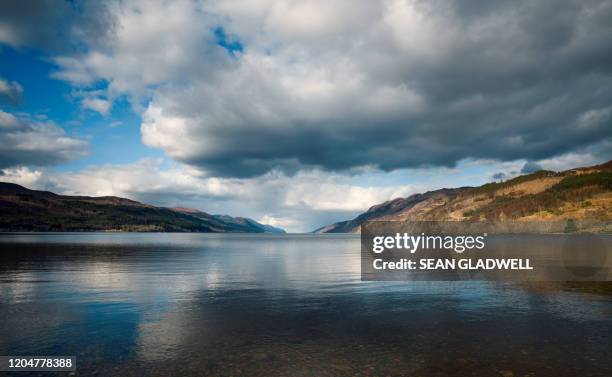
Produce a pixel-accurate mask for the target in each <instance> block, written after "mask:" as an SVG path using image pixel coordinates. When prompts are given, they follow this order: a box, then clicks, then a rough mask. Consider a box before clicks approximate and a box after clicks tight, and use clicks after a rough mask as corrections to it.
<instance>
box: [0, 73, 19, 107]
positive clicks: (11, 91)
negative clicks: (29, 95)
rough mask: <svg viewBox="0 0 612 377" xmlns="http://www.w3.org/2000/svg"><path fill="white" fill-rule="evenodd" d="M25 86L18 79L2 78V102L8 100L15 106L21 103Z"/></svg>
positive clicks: (0, 85)
mask: <svg viewBox="0 0 612 377" xmlns="http://www.w3.org/2000/svg"><path fill="white" fill-rule="evenodd" d="M22 96H23V88H22V87H21V85H19V83H18V82H16V81H6V80H4V79H2V78H0V102H6V103H8V104H11V105H13V106H17V105H19V104H21V101H22V99H23V98H22Z"/></svg>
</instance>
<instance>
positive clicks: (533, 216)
mask: <svg viewBox="0 0 612 377" xmlns="http://www.w3.org/2000/svg"><path fill="white" fill-rule="evenodd" d="M570 218H571V219H577V220H584V219H590V220H610V219H612V161H608V162H607V163H605V164H601V165H596V166H591V167H584V168H576V169H571V170H567V171H563V172H553V171H547V170H541V171H538V172H535V173H532V174H528V175H523V176H519V177H516V178H513V179H510V180H507V181H505V182H492V183H487V184H484V185H482V186H479V187H460V188H455V189H440V190H435V191H429V192H426V193H423V194H415V195H411V196H409V197H407V198H397V199H393V200H390V201H387V202H384V203H382V204H377V205H375V206H372V207H370V209H368V210H367V211H366V212H364V213H362V214H361V215H359V216H357V217H356V218H354V219H352V220H347V221H342V222H339V223H335V224H330V225H327V226H324V227H321V228H319V229H317V230H315V231H314V232H315V233H357V232H359V231H360V225H361V224H362V223H363V222H364V221H367V220H447V221H461V220H464V221H465V220H470V221H477V220H481V221H482V220H487V221H505V220H519V221H520V220H565V219H570Z"/></svg>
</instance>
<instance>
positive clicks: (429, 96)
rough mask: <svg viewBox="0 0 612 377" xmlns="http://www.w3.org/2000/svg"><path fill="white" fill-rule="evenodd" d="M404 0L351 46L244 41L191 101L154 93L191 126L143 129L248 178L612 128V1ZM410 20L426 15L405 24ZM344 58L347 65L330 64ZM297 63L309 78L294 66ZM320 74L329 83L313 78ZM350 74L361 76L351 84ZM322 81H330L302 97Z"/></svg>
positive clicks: (436, 160)
mask: <svg viewBox="0 0 612 377" xmlns="http://www.w3.org/2000/svg"><path fill="white" fill-rule="evenodd" d="M358 4H360V3H357V5H356V6H359V5H358ZM409 11H412V12H416V13H419V14H420V15H421V17H422V18H423V19H425V21H414V20H413V19H410V12H409ZM409 11H408V12H405V13H406V14H405V15H404V14H403V13H402V9H399V10H398V9H394V13H392V14H389V15H388V16H389V17H391V18H392V17H396V18H398V19H397V20H396V23H395V24H393V23H390V22H389V20H388V19H385V21H384V22H383V21H380V20H379V21H380V23H381V25H384V27H383V26H380V25H378V26H376V24H374V26H368V25H363V30H361V31H360V32H358V33H357V34H354V35H351V36H348V35H347V36H344V37H346V39H345V40H346V42H347V44H346V46H345V47H344V49H339V48H338V46H336V45H335V44H333V43H332V42H329V41H328V40H325V39H319V40H316V41H313V40H312V39H306V40H285V39H283V38H282V36H281V37H278V40H275V42H276V43H277V44H278V45H281V46H282V45H283V43H284V44H286V45H288V46H296V45H297V46H299V47H300V48H301V49H302V50H299V51H300V53H301V55H299V57H298V56H291V53H286V54H281V53H277V56H275V55H274V54H270V56H266V59H269V60H271V61H274V62H275V65H274V66H273V67H272V68H271V69H269V70H268V69H267V67H266V66H264V65H263V64H264V63H263V60H262V63H261V65H260V66H256V65H257V64H258V63H257V61H256V60H255V58H253V57H256V56H257V55H256V51H255V52H251V53H252V55H249V45H248V44H246V47H245V50H246V54H245V56H244V57H243V58H242V59H243V60H242V61H241V62H240V64H238V65H237V68H236V66H234V67H232V69H228V71H229V73H228V74H227V77H222V78H219V79H218V81H217V82H212V83H211V82H210V81H207V82H205V83H204V82H199V81H198V80H197V78H194V80H193V82H191V83H190V85H189V90H187V91H186V93H188V96H191V98H188V96H187V95H186V94H185V92H182V91H181V90H175V89H173V90H166V91H160V92H158V93H157V95H156V96H154V102H153V103H154V105H155V106H158V107H159V108H163V109H164V111H165V114H171V115H172V116H173V117H178V118H181V119H183V120H184V121H185V125H186V126H184V127H183V128H181V132H183V133H181V134H180V136H177V133H176V131H177V130H176V129H175V128H173V127H172V126H168V125H167V124H169V123H167V122H166V120H165V119H164V118H163V117H159V118H158V119H157V125H156V127H155V132H156V134H155V135H154V136H155V137H157V138H162V137H163V140H161V139H155V138H147V136H150V135H151V132H150V131H151V130H152V127H148V126H147V124H146V123H145V124H144V125H143V134H144V135H145V141H146V140H149V141H148V144H149V145H152V146H157V147H161V148H162V149H164V150H166V152H167V153H168V154H169V155H171V156H172V157H174V158H176V159H178V160H180V161H183V162H187V163H189V164H192V165H196V166H199V167H202V168H204V169H205V170H207V171H209V172H211V174H214V175H218V176H238V177H246V176H253V175H259V174H262V173H265V172H266V171H269V170H271V169H275V168H276V169H281V170H284V171H287V172H294V171H297V170H299V169H300V168H304V167H320V168H323V169H327V170H334V171H342V170H348V169H351V168H354V167H357V166H362V165H368V164H372V165H376V166H378V167H379V168H381V169H383V170H387V171H389V170H394V169H399V168H409V167H418V166H454V165H455V164H456V163H457V162H458V161H459V160H461V159H465V158H475V159H480V158H483V159H496V160H502V161H510V160H516V159H528V160H541V159H546V158H550V157H554V156H557V155H560V154H564V153H569V152H572V151H574V150H577V149H584V148H588V147H589V146H590V145H593V144H594V143H597V142H599V141H601V140H609V139H611V138H612V132H611V130H612V124H611V118H610V109H612V2H610V1H587V2H578V1H576V2H563V3H559V2H551V1H539V2H531V1H525V2H490V1H487V2H478V1H470V2H445V1H436V2H418V3H416V4H415V5H414V6H413V7H412V8H410V9H409ZM428 20H431V22H428ZM404 21H405V22H404ZM410 22H423V25H419V24H417V25H416V27H415V28H413V29H406V30H405V29H404V28H405V27H409V23H410ZM406 25H408V26H406ZM370 28H371V29H376V30H370ZM380 30H383V31H385V33H382V32H381V31H380ZM409 31H412V32H414V33H416V34H414V33H413V34H409V33H408V32H409ZM359 33H361V34H359ZM418 33H423V35H419V34H418ZM238 37H240V35H238ZM415 41H416V42H415ZM287 54H288V55H287ZM326 54H327V55H326ZM321 56H324V57H321ZM247 57H250V60H249V59H246V58H247ZM326 59H330V60H326ZM343 60H345V61H347V62H348V63H347V64H346V67H348V69H349V71H348V72H342V71H340V70H335V69H336V67H335V65H334V64H336V63H335V62H337V61H343ZM296 66H297V67H299V68H300V69H302V70H304V71H306V72H307V74H309V75H310V76H308V75H307V76H299V77H297V76H296V71H295V69H294V68H295V67H296ZM350 70H352V71H350ZM321 72H324V73H323V74H322V75H323V77H327V78H328V81H327V82H315V83H314V84H313V81H312V80H313V78H317V75H321ZM343 74H345V76H346V77H345V78H343V77H342V75H343ZM245 77H246V78H245ZM338 77H340V78H338ZM353 77H359V79H360V80H361V81H360V82H359V84H358V85H357V86H356V87H355V88H352V89H351V90H352V91H351V90H345V88H344V87H343V86H345V85H348V84H347V82H350V80H351V79H352V78H353ZM283 80H285V81H287V82H290V83H291V85H292V86H283V85H280V84H278V82H282V81H283ZM292 80H293V81H292ZM315 85H320V86H322V87H324V86H325V85H329V87H328V88H327V89H325V90H327V92H326V91H321V92H316V93H313V94H312V96H308V95H306V96H301V93H302V91H305V90H307V89H308V90H309V89H310V88H311V86H315ZM227 87H231V88H233V89H232V90H228V89H227ZM303 88H306V89H303ZM389 88H391V90H389ZM406 88H407V90H408V91H410V92H411V93H412V94H411V95H406V96H405V98H404V97H402V96H403V95H404V94H406V93H405V90H404V89H406ZM385 90H387V91H388V95H384V93H386V92H385ZM377 93H383V94H382V95H378V94H377ZM319 95H320V96H322V97H324V99H321V100H320V101H318V100H317V96H319ZM193 97H195V98H197V101H194V99H193ZM325 99H327V100H326V101H325ZM403 103H405V104H403ZM589 114H591V115H589ZM592 114H595V115H592ZM184 137H187V138H189V141H190V143H185V142H184V141H185V139H182V138H184ZM197 141H201V143H198V142H197Z"/></svg>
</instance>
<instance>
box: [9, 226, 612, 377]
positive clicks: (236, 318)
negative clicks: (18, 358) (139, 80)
mask: <svg viewBox="0 0 612 377" xmlns="http://www.w3.org/2000/svg"><path fill="white" fill-rule="evenodd" d="M611 311H612V302H611V301H610V296H609V295H594V294H589V293H582V292H571V291H565V290H563V289H562V286H552V287H547V288H546V289H542V288H541V287H538V286H537V285H534V284H531V285H525V284H510V283H499V282H498V283H487V282H469V281H468V282H410V283H407V282H395V283H387V282H362V281H360V255H359V239H358V238H357V237H355V236H351V235H326V236H314V235H312V236H310V235H307V236H297V235H288V236H267V235H207V234H99V233H98V234H38V235H36V234H27V235H24V234H16V235H2V236H0V318H3V319H5V320H4V322H3V323H2V324H1V325H0V354H23V355H26V354H34V355H36V354H55V355H60V354H65V355H69V354H76V355H77V356H78V360H79V361H78V365H79V371H80V372H82V373H84V374H89V373H90V372H94V371H97V372H98V374H101V375H132V374H133V375H142V374H143V372H142V371H143V370H144V371H145V372H144V374H146V375H168V374H174V375H177V374H182V375H189V374H193V375H202V374H204V375H230V374H232V375H249V376H257V375H261V376H272V375H292V376H293V375H316V376H324V375H355V374H361V375H407V374H412V373H414V374H417V375H449V374H455V375H466V374H467V375H470V374H472V375H499V374H500V373H502V372H503V373H506V372H507V371H511V372H512V373H513V375H526V374H530V373H531V374H533V375H550V376H560V375H577V374H580V375H587V374H590V375H601V376H608V375H610V371H611V370H612V369H611V368H612V361H611V360H612V352H611V351H610V350H611V349H612V339H611V338H610V336H611V334H612V332H611V330H612V312H611ZM143 368H144V369H143ZM409 372H410V373H409ZM506 374H507V373H506Z"/></svg>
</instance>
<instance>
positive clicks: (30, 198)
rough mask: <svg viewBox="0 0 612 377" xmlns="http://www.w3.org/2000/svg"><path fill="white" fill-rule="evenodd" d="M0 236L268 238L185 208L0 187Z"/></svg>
mask: <svg viewBox="0 0 612 377" xmlns="http://www.w3.org/2000/svg"><path fill="white" fill-rule="evenodd" d="M229 218H230V219H233V218H231V217H229ZM275 229H276V228H275ZM0 231H5V232H6V231H139V232H241V233H271V232H272V231H271V230H270V229H268V228H267V225H264V224H260V223H258V222H256V221H254V220H250V219H249V222H248V223H239V222H237V221H233V220H232V221H226V220H225V219H223V218H217V217H215V216H213V215H210V214H208V213H206V212H202V211H198V210H192V209H188V208H163V207H155V206H152V205H148V204H144V203H140V202H137V201H134V200H130V199H125V198H118V197H114V196H104V197H88V196H63V195H57V194H54V193H52V192H48V191H36V190H29V189H27V188H25V187H22V186H19V185H16V184H12V183H3V182H0ZM278 231H282V230H277V232H278Z"/></svg>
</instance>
